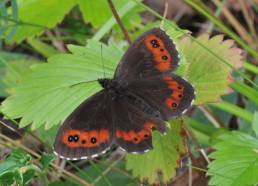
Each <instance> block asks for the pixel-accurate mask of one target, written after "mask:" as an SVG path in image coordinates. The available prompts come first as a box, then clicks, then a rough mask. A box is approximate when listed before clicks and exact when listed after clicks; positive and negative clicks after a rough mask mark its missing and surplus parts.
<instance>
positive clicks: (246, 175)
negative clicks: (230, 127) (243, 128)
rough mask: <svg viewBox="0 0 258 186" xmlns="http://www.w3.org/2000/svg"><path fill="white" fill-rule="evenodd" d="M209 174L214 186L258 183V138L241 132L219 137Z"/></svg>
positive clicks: (240, 185)
mask: <svg viewBox="0 0 258 186" xmlns="http://www.w3.org/2000/svg"><path fill="white" fill-rule="evenodd" d="M218 140H220V141H219V142H218V143H217V144H216V145H214V148H215V149H216V151H215V152H213V153H212V154H211V155H210V157H211V158H213V159H215V160H213V161H212V162H211V164H210V165H209V170H208V173H207V175H209V176H211V179H210V182H209V185H212V186H247V185H256V184H258V176H257V175H258V139H257V138H253V137H252V136H250V135H248V134H244V133H241V132H232V133H229V134H224V135H221V136H219V137H218Z"/></svg>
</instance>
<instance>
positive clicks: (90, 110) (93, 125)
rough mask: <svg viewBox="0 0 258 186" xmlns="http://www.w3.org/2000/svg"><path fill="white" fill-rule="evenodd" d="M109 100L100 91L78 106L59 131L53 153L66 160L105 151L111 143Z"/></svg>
mask: <svg viewBox="0 0 258 186" xmlns="http://www.w3.org/2000/svg"><path fill="white" fill-rule="evenodd" d="M111 103H112V101H111V97H110V95H108V94H107V93H106V92H105V91H101V92H99V93H97V94H95V95H93V96H92V97H90V98H89V99H87V100H86V101H84V102H83V103H82V104H81V105H80V106H79V107H77V108H76V109H75V110H74V111H73V113H72V114H71V115H70V116H69V117H68V118H67V119H66V120H65V122H64V124H63V125H62V127H61V128H60V129H59V131H58V134H57V137H56V140H55V144H54V150H55V153H56V154H58V156H60V157H61V158H66V159H86V158H88V157H94V156H97V155H98V154H101V153H104V152H105V151H106V150H107V149H108V148H109V147H110V146H111V144H112V142H113V125H112V122H111V116H110V113H109V112H110V106H111Z"/></svg>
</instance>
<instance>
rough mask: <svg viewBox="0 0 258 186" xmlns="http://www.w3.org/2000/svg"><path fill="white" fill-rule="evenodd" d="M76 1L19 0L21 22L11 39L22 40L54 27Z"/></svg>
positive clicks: (13, 40)
mask: <svg viewBox="0 0 258 186" xmlns="http://www.w3.org/2000/svg"><path fill="white" fill-rule="evenodd" d="M76 2H77V1H76V0H69V1H66V2H65V3H60V1H53V0H27V1H22V0H19V1H18V7H19V21H20V23H19V24H18V27H17V30H16V34H15V35H14V36H13V37H12V38H11V41H12V42H21V41H22V40H24V39H25V38H27V37H32V36H35V35H39V34H41V33H42V32H43V31H44V30H46V29H48V28H53V27H54V26H56V24H57V23H59V22H61V21H62V20H63V18H64V16H65V15H66V14H67V13H68V12H69V11H70V10H71V8H72V7H73V6H75V5H76ZM11 24H13V23H11Z"/></svg>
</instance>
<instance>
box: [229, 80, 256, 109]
mask: <svg viewBox="0 0 258 186" xmlns="http://www.w3.org/2000/svg"><path fill="white" fill-rule="evenodd" d="M231 87H232V88H233V89H234V90H236V91H237V92H239V93H241V94H242V95H244V96H246V97H247V98H249V99H250V101H252V102H254V103H255V104H257V105H258V91H257V90H255V89H254V88H252V87H250V86H248V85H246V84H245V83H243V82H241V81H236V82H234V83H232V84H231Z"/></svg>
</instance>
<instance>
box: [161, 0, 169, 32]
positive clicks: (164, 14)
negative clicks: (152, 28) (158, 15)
mask: <svg viewBox="0 0 258 186" xmlns="http://www.w3.org/2000/svg"><path fill="white" fill-rule="evenodd" d="M167 14H168V0H166V1H165V8H164V13H163V19H162V21H161V23H160V28H161V29H163V27H164V21H165V19H166V17H167Z"/></svg>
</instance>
